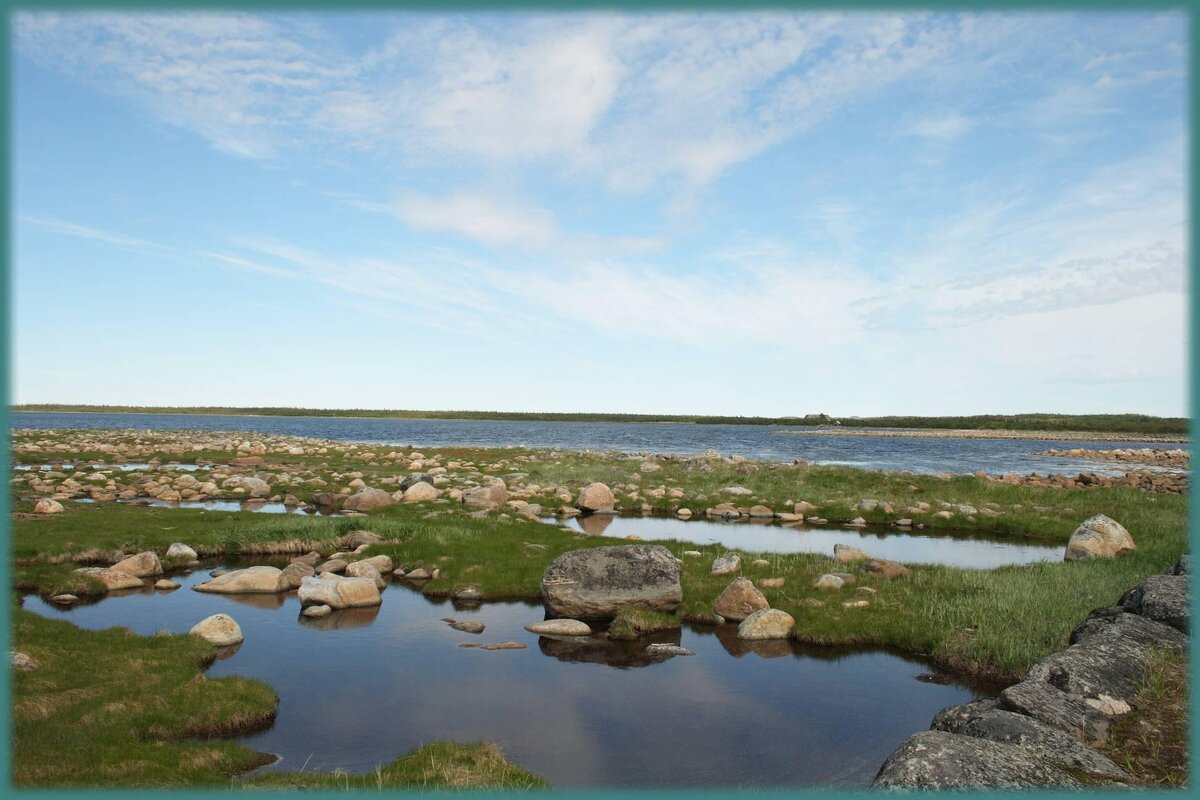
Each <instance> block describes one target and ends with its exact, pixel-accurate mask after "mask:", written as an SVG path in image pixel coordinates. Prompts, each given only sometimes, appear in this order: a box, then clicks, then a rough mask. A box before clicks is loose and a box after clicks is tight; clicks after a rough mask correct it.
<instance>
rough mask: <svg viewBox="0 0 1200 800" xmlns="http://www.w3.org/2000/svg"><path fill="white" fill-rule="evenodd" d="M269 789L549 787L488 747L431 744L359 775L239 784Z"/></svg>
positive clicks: (282, 777)
mask: <svg viewBox="0 0 1200 800" xmlns="http://www.w3.org/2000/svg"><path fill="white" fill-rule="evenodd" d="M242 785H246V786H255V787H265V788H273V789H328V790H339V789H340V790H350V789H356V790H363V789H367V790H370V789H374V790H376V791H385V790H389V789H492V790H496V789H549V788H550V784H548V783H547V782H546V781H545V780H543V779H541V778H539V777H537V776H536V775H533V774H531V773H529V772H527V771H526V770H524V769H522V768H521V767H518V766H516V765H515V764H512V763H510V762H509V761H507V760H506V759H505V758H504V756H503V755H502V754H501V752H500V750H499V748H497V747H496V745H494V744H486V743H466V744H460V743H455V742H435V743H433V744H427V745H423V746H421V747H418V748H417V749H416V750H413V751H412V752H411V753H409V754H408V755H406V756H402V757H401V758H398V759H396V760H395V761H393V762H391V763H390V764H386V765H381V766H379V767H377V768H376V769H375V770H374V771H372V772H368V773H367V774H365V775H347V774H345V773H337V772H335V773H320V772H272V773H266V774H264V775H256V776H254V777H253V778H251V779H249V780H248V781H245V782H243V783H242Z"/></svg>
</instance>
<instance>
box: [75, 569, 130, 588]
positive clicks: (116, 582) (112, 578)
mask: <svg viewBox="0 0 1200 800" xmlns="http://www.w3.org/2000/svg"><path fill="white" fill-rule="evenodd" d="M75 571H76V572H78V573H80V574H82V575H88V576H90V577H93V578H95V579H96V580H98V581H100V582H101V583H103V584H104V588H105V589H107V590H108V591H110V592H115V591H118V590H120V589H140V588H142V579H141V578H139V577H137V576H135V575H130V574H129V573H128V572H117V571H115V570H111V569H106V568H104V567H80V568H79V569H77V570H75Z"/></svg>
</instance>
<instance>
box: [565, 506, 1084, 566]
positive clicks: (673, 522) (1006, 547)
mask: <svg viewBox="0 0 1200 800" xmlns="http://www.w3.org/2000/svg"><path fill="white" fill-rule="evenodd" d="M546 521H547V522H553V521H555V520H554V518H552V517H551V518H547V520H546ZM565 524H566V525H567V526H568V527H569V528H571V529H572V530H577V531H582V532H584V533H587V534H590V535H592V536H611V537H614V538H619V539H623V538H624V537H626V536H628V535H629V534H636V535H637V536H640V537H641V538H642V539H675V540H677V541H681V542H695V543H696V544H721V545H723V546H724V547H728V548H729V549H731V550H739V551H742V552H745V553H760V552H761V553H822V554H824V555H827V556H832V555H833V547H834V545H837V544H848V545H850V546H851V547H857V548H858V549H860V550H862V551H864V552H865V553H867V555H869V556H871V557H872V558H883V559H887V560H889V561H902V562H905V563H912V564H946V565H948V566H952V567H967V568H971V569H995V568H996V567H1002V566H1006V565H1009V564H1034V563H1037V562H1041V561H1062V559H1063V547H1064V544H1056V545H1050V544H1047V543H1046V542H1045V541H1040V540H1032V539H1021V538H1018V537H1010V536H1006V537H1004V538H1003V539H992V538H988V537H986V536H980V535H971V534H966V533H961V532H955V533H952V534H947V533H932V532H926V531H920V530H912V531H905V532H900V531H899V530H897V529H895V528H891V529H881V528H872V529H867V530H857V529H854V528H811V527H805V526H796V527H788V526H783V525H779V524H775V523H769V522H766V521H764V522H763V523H755V522H753V521H750V522H714V521H711V520H703V519H701V520H688V521H686V522H685V521H684V520H680V519H671V518H664V517H619V516H609V515H599V514H593V515H591V516H587V517H575V518H574V519H572V520H570V521H569V522H567V523H565Z"/></svg>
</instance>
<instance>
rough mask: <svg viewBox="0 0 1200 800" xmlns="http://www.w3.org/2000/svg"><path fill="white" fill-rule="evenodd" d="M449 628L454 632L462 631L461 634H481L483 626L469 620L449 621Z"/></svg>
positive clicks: (480, 623)
mask: <svg viewBox="0 0 1200 800" xmlns="http://www.w3.org/2000/svg"><path fill="white" fill-rule="evenodd" d="M450 627H451V628H454V630H456V631H462V632H463V633H483V631H484V627H485V626H484V624H483V623H482V622H471V621H469V620H463V621H461V622H460V621H457V620H450Z"/></svg>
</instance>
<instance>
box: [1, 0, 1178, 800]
mask: <svg viewBox="0 0 1200 800" xmlns="http://www.w3.org/2000/svg"><path fill="white" fill-rule="evenodd" d="M1194 5H1195V4H1194V3H1189V2H1159V1H1157V0H1150V1H1149V2H1130V1H1129V0H1092V1H1091V2H1084V1H1082V0H1062V1H1061V2H1029V0H1000V1H999V2H997V1H996V0H990V1H989V0H985V2H981V3H977V4H976V3H967V2H962V0H959V1H958V2H949V1H948V0H927V2H917V3H912V2H887V0H843V1H842V2H828V1H826V2H761V0H760V1H758V2H753V1H752V2H748V3H744V4H742V3H736V2H730V1H729V0H690V1H689V0H649V2H638V3H633V2H629V0H622V1H621V2H612V0H609V1H608V2H581V1H579V0H509V1H507V2H506V1H504V0H499V1H497V0H492V2H487V1H486V0H475V1H474V2H472V1H471V0H449V1H448V2H436V1H435V0H408V2H395V1H394V0H347V2H341V3H338V2H331V0H249V2H244V3H238V2H231V1H230V0H211V1H206V0H194V2H180V1H179V0H164V1H162V2H155V1H154V0H145V1H144V2H130V0H125V1H124V2H104V0H93V1H92V2H89V1H88V0H57V1H55V0H28V1H27V2H8V0H3V12H4V13H3V14H0V65H2V69H0V74H2V75H3V76H4V79H3V81H0V113H2V114H3V125H0V130H2V133H0V136H2V137H3V138H2V146H3V151H4V153H5V158H4V160H3V164H2V165H0V178H2V181H3V185H4V192H3V196H2V197H0V212H2V213H0V217H2V219H0V226H2V227H0V231H2V232H3V236H2V238H3V241H4V245H5V246H4V252H3V256H2V258H3V275H2V277H0V280H2V281H3V283H2V284H0V285H2V286H3V290H4V298H5V302H4V303H3V304H2V305H0V320H2V322H3V325H2V326H0V328H2V330H3V336H4V339H5V346H4V348H3V349H2V350H0V358H2V363H3V374H2V375H0V381H2V386H3V389H4V394H5V398H6V402H5V404H4V407H3V409H0V415H2V416H3V420H2V421H3V429H2V431H0V436H2V437H3V440H4V458H5V461H4V474H5V475H6V476H8V475H10V474H11V465H10V463H9V462H10V461H11V447H10V433H9V424H8V423H9V419H8V414H9V412H8V408H9V406H10V404H11V398H12V393H11V380H12V371H11V370H12V351H11V343H12V341H13V337H12V334H13V331H12V329H11V327H10V325H11V320H12V313H11V312H12V309H11V307H10V302H11V298H12V296H13V295H12V279H13V275H12V270H11V263H12V262H11V258H12V237H11V215H12V205H11V198H12V183H11V166H12V160H11V159H12V149H11V148H12V136H11V121H12V113H13V109H12V107H11V104H10V103H11V98H12V83H11V82H12V74H13V70H12V58H13V54H12V40H11V31H12V15H13V14H15V13H19V12H22V11H56V10H61V11H68V10H80V11H82V10H89V9H97V10H99V9H103V10H110V11H138V10H140V11H151V10H164V11H165V10H176V11H183V10H203V11H218V10H219V11H235V10H236V11H254V12H265V11H274V12H299V11H330V12H334V11H336V12H345V11H405V10H408V11H429V12H467V11H524V12H536V11H545V12H551V11H637V12H668V11H687V10H706V11H734V10H762V11H768V10H808V11H814V12H816V11H834V10H840V11H911V10H918V9H925V10H936V11H961V12H984V11H1026V12H1037V11H1131V12H1132V11H1137V12H1152V11H1182V12H1185V13H1187V14H1188V30H1189V75H1188V89H1187V96H1188V103H1189V108H1188V113H1189V123H1190V124H1189V134H1191V133H1193V132H1194V131H1195V130H1196V120H1197V105H1198V104H1197V102H1196V100H1197V85H1196V72H1197V69H1196V68H1197V42H1198V41H1200V15H1198V14H1197V13H1196V12H1195V10H1194ZM1198 156H1200V148H1198V147H1197V142H1196V137H1195V136H1194V135H1190V136H1189V141H1188V169H1189V181H1188V207H1189V210H1190V209H1191V208H1192V204H1191V201H1192V199H1193V198H1195V197H1196V196H1197V190H1198V189H1200V179H1198V177H1197V170H1196V164H1197V163H1198V161H1200V159H1198ZM1189 232H1190V237H1189V248H1188V271H1189V278H1191V279H1192V280H1193V281H1194V280H1195V277H1196V275H1197V269H1196V264H1197V259H1196V254H1195V250H1194V249H1193V248H1192V247H1191V243H1192V242H1194V241H1195V239H1196V236H1195V233H1196V220H1195V217H1194V216H1192V215H1190V214H1189ZM1188 306H1189V323H1188V343H1189V348H1188V375H1189V381H1188V385H1189V388H1190V394H1189V397H1188V409H1189V419H1194V418H1195V416H1196V397H1197V394H1198V392H1197V384H1196V353H1195V350H1194V349H1192V348H1191V347H1190V341H1191V339H1190V337H1191V335H1192V334H1193V332H1194V331H1195V330H1196V327H1197V326H1196V323H1197V319H1198V315H1200V302H1198V301H1197V296H1196V292H1195V290H1194V286H1193V285H1192V284H1191V283H1189V303H1188ZM9 501H10V493H9V492H8V491H7V490H6V491H4V492H0V513H2V514H3V519H4V524H3V539H4V543H5V546H6V548H7V546H8V543H9V536H10V532H9V522H10V519H11V517H10V507H9V506H10V502H9ZM1197 519H1198V511H1197V509H1196V506H1195V505H1194V504H1193V505H1192V506H1191V507H1190V509H1189V540H1190V542H1191V543H1192V544H1194V543H1195V533H1196V529H1197ZM10 567H11V565H10V560H9V559H8V558H4V559H0V581H2V582H3V585H5V586H9V585H11V583H10V580H11V575H10ZM1192 583H1193V587H1192V588H1193V589H1194V579H1193V581H1192ZM1193 596H1194V592H1193ZM0 614H3V619H4V625H5V630H7V631H8V632H9V637H10V638H9V641H10V643H11V630H12V620H11V614H10V603H7V602H6V603H3V604H0ZM1198 652H1200V651H1198V648H1197V645H1196V643H1195V641H1194V640H1193V641H1192V643H1191V662H1190V669H1191V670H1192V677H1193V679H1194V677H1195V668H1196V656H1197V653H1198ZM0 680H2V682H3V690H4V694H5V697H11V694H10V682H9V681H10V666H9V661H8V659H7V658H5V659H4V667H3V670H2V672H0ZM1194 685H1195V683H1194V680H1193V681H1192V686H1193V687H1194ZM0 715H2V719H3V724H4V730H5V733H6V740H7V742H8V745H9V746H8V747H6V748H5V749H4V750H3V752H2V753H0V767H2V775H3V786H4V787H6V789H7V791H6V792H5V794H6V796H12V797H38V798H52V797H59V796H62V797H68V796H69V797H73V798H74V797H91V796H96V797H105V798H116V797H125V796H136V797H155V796H161V797H165V798H173V799H174V798H192V797H196V798H199V797H205V798H209V797H230V796H234V795H239V796H255V797H264V796H267V797H270V796H274V793H276V792H278V793H280V794H282V793H286V794H293V793H294V792H289V791H286V790H256V791H244V790H243V791H238V790H237V789H212V790H195V789H182V790H170V789H162V790H147V789H121V790H98V789H78V790H65V789H21V788H14V787H13V786H12V771H11V746H12V727H11V704H10V703H9V702H5V703H4V704H3V708H2V709H0ZM1190 726H1191V741H1193V742H1194V741H1196V739H1197V736H1196V733H1197V721H1196V716H1195V714H1194V713H1192V714H1191V715H1190ZM916 732H917V731H913V733H916ZM797 757H798V758H803V757H804V754H802V753H799V754H797ZM553 791H554V793H555V794H556V795H569V796H571V797H578V798H597V800H600V799H601V798H642V797H644V798H658V799H661V800H674V799H675V798H679V800H683V798H693V797H706V798H717V797H725V796H727V795H730V794H744V795H751V794H752V795H754V796H761V797H796V796H803V797H827V796H828V797H834V798H854V797H866V796H878V795H879V792H877V791H869V790H865V789H817V788H797V789H753V790H740V791H739V790H731V789H728V788H722V789H687V790H553ZM390 793H394V794H403V795H411V796H420V795H428V794H431V792H428V791H422V792H416V791H412V792H408V791H399V790H397V791H395V792H390ZM447 793H449V792H447V791H439V792H434V794H439V795H441V794H447ZM1175 793H1176V794H1178V793H1180V792H1175ZM303 794H304V796H306V797H326V796H336V795H339V794H345V793H344V792H303ZM454 794H469V795H470V796H481V797H526V796H528V793H523V792H484V791H472V792H469V793H462V792H454ZM1012 794H1013V793H1012V792H1001V791H977V792H961V791H956V792H944V793H939V794H938V796H939V797H943V796H967V797H972V798H978V797H993V796H1011V795H1012ZM1062 794H1064V793H1063V792H1051V791H1023V792H1020V796H1022V797H1046V796H1059V795H1062ZM1067 794H1069V795H1070V796H1071V797H1093V796H1095V797H1100V796H1105V797H1107V796H1110V795H1111V794H1113V792H1112V791H1103V792H1101V791H1099V790H1092V791H1082V792H1069V793H1067Z"/></svg>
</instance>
